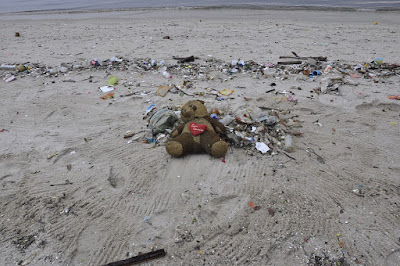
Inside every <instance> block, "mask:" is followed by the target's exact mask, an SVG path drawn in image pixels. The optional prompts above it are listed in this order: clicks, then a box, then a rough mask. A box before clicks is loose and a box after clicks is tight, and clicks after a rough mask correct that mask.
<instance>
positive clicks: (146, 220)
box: [143, 216, 151, 223]
mask: <svg viewBox="0 0 400 266" xmlns="http://www.w3.org/2000/svg"><path fill="white" fill-rule="evenodd" d="M150 219H151V216H146V217H144V219H143V222H144V223H147V222H148V221H150Z"/></svg>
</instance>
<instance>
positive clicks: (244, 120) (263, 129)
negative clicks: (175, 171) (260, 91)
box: [125, 104, 302, 155]
mask: <svg viewBox="0 0 400 266" xmlns="http://www.w3.org/2000/svg"><path fill="white" fill-rule="evenodd" d="M242 109H244V108H242ZM256 109H257V110H251V109H248V110H246V113H243V112H242V113H243V114H242V115H234V114H228V113H223V112H222V111H220V110H218V109H212V110H211V115H210V116H211V118H213V119H217V120H219V122H221V123H222V124H223V125H225V127H226V129H227V132H226V133H227V134H226V136H225V140H226V141H227V142H229V143H231V145H232V146H234V147H237V148H242V149H246V150H254V149H257V150H258V151H260V152H261V153H263V154H265V153H267V154H270V155H276V154H278V152H279V151H286V152H293V151H294V144H293V136H302V133H301V132H300V131H298V128H301V127H302V125H301V121H299V120H297V119H296V118H297V116H296V115H291V112H290V111H282V110H274V109H270V108H265V107H261V108H258V107H257V108H256ZM238 111H239V110H238ZM179 117H180V111H179V108H178V107H165V108H161V109H157V107H156V106H155V105H154V104H152V105H150V106H149V107H148V108H147V110H146V113H145V116H144V117H143V119H146V120H147V122H148V126H147V129H146V130H145V132H144V135H143V136H142V137H140V136H137V137H136V138H134V139H135V140H137V141H140V140H141V141H142V142H143V143H153V144H154V145H164V144H165V142H166V141H167V140H168V137H169V134H170V133H171V131H172V129H173V128H174V126H175V125H176V123H178V122H179ZM130 133H131V132H127V134H129V135H128V137H132V136H134V135H135V134H130ZM125 138H127V135H125Z"/></svg>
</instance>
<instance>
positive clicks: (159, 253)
mask: <svg viewBox="0 0 400 266" xmlns="http://www.w3.org/2000/svg"><path fill="white" fill-rule="evenodd" d="M165 254H166V253H165V250H164V249H159V250H156V251H153V252H149V253H145V254H141V255H138V256H135V257H131V258H129V259H126V260H120V261H115V262H111V263H108V264H106V265H105V266H128V265H132V264H138V263H142V262H145V261H148V260H152V259H156V258H159V257H164V256H165Z"/></svg>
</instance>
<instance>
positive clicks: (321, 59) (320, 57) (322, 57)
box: [279, 56, 327, 61]
mask: <svg viewBox="0 0 400 266" xmlns="http://www.w3.org/2000/svg"><path fill="white" fill-rule="evenodd" d="M279 59H298V60H308V59H314V60H317V61H326V60H327V57H326V56H279Z"/></svg>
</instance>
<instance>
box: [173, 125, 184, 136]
mask: <svg viewBox="0 0 400 266" xmlns="http://www.w3.org/2000/svg"><path fill="white" fill-rule="evenodd" d="M184 127H185V124H180V125H178V126H177V127H176V128H175V129H174V130H172V132H171V136H172V137H176V136H178V135H179V134H181V133H182V130H183V128H184Z"/></svg>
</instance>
